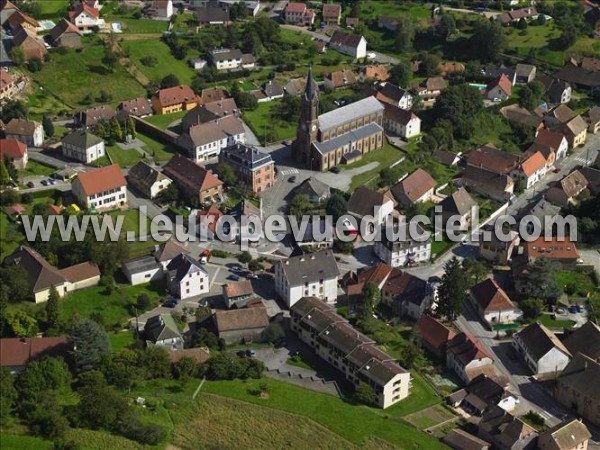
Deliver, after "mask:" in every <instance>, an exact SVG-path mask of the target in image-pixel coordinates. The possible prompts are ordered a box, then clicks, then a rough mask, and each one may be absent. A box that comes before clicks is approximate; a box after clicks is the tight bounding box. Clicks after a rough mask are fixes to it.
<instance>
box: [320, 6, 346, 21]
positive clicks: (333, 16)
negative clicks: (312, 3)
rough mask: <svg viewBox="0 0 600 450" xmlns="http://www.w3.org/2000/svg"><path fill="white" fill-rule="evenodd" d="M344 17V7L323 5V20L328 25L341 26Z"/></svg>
mask: <svg viewBox="0 0 600 450" xmlns="http://www.w3.org/2000/svg"><path fill="white" fill-rule="evenodd" d="M341 17H342V5H340V4H339V3H327V4H324V5H323V20H324V21H325V23H327V25H339V24H340V18H341Z"/></svg>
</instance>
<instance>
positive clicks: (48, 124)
mask: <svg viewBox="0 0 600 450" xmlns="http://www.w3.org/2000/svg"><path fill="white" fill-rule="evenodd" d="M42 126H43V127H44V134H45V135H46V137H52V136H54V124H53V123H52V120H51V119H50V117H48V116H47V115H46V114H44V116H43V117H42Z"/></svg>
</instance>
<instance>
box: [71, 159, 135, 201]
mask: <svg viewBox="0 0 600 450" xmlns="http://www.w3.org/2000/svg"><path fill="white" fill-rule="evenodd" d="M71 186H72V191H73V196H74V197H75V198H76V199H77V201H78V203H79V205H80V206H82V207H83V208H85V209H89V210H95V211H101V210H108V209H113V208H126V207H127V182H126V181H125V177H123V174H122V173H121V168H120V167H119V166H118V165H117V164H112V165H110V166H105V167H100V168H98V169H93V170H90V171H89V172H82V173H80V174H79V175H78V176H77V178H76V179H75V180H74V181H73V183H72V184H71Z"/></svg>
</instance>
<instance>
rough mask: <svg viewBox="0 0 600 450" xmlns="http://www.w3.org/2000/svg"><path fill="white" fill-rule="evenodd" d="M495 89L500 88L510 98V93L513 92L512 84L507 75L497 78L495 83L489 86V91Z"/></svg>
mask: <svg viewBox="0 0 600 450" xmlns="http://www.w3.org/2000/svg"><path fill="white" fill-rule="evenodd" d="M495 87H499V88H500V89H502V91H503V92H504V93H505V94H506V95H507V96H508V97H510V93H511V92H512V83H511V82H510V80H509V79H508V77H507V76H506V75H504V74H502V75H500V77H499V78H496V79H495V80H494V81H492V82H491V83H490V84H488V86H487V90H488V91H491V90H492V89H494V88H495Z"/></svg>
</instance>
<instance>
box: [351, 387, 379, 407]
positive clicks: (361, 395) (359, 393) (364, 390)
mask: <svg viewBox="0 0 600 450" xmlns="http://www.w3.org/2000/svg"><path fill="white" fill-rule="evenodd" d="M354 398H355V399H356V401H358V402H360V403H363V404H365V405H372V404H373V403H375V398H376V396H375V390H374V389H373V387H372V386H371V385H370V384H368V383H360V384H359V385H358V387H357V388H356V390H355V391H354Z"/></svg>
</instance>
